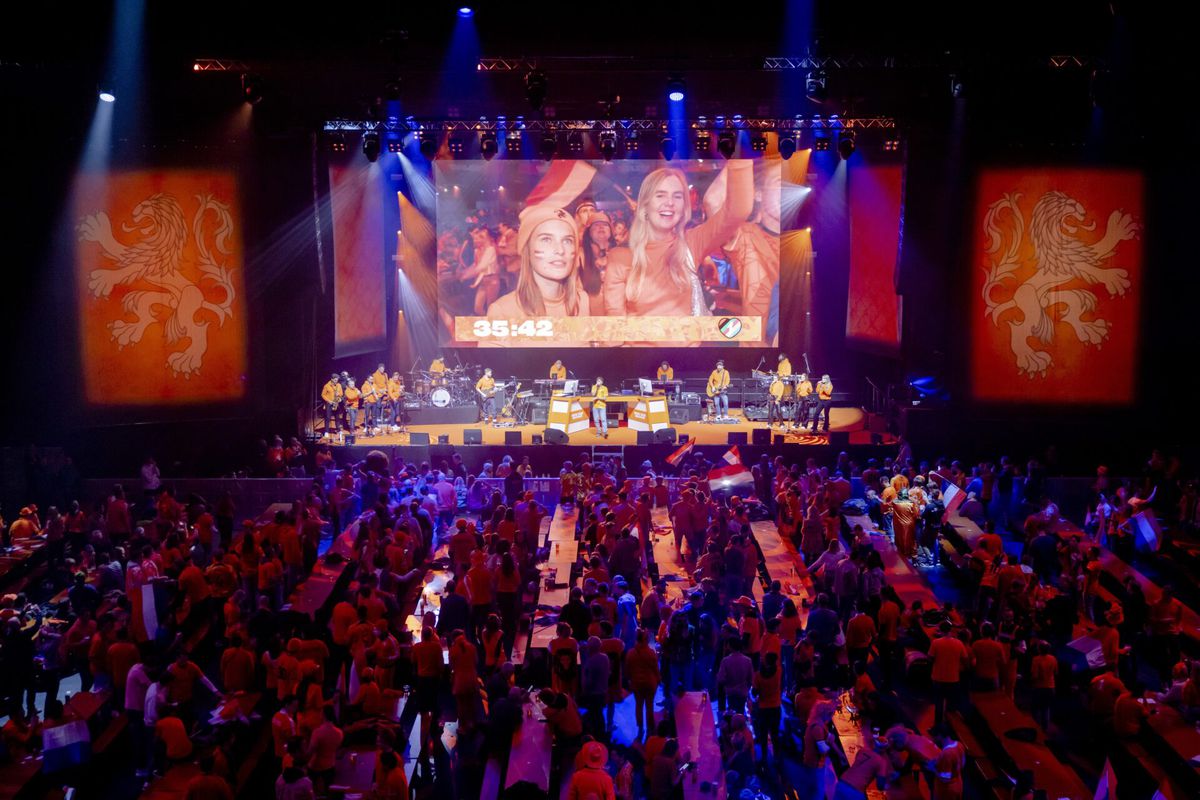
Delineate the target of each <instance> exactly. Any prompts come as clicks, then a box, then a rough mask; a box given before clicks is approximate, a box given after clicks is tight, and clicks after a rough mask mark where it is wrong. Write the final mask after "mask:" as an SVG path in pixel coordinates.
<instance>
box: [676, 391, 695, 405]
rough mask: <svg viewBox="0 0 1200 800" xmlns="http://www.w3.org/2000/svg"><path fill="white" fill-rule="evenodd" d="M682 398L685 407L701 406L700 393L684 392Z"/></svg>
mask: <svg viewBox="0 0 1200 800" xmlns="http://www.w3.org/2000/svg"><path fill="white" fill-rule="evenodd" d="M680 398H682V400H683V404H684V405H685V406H698V405H700V393H699V392H684V393H682V394H681V395H680Z"/></svg>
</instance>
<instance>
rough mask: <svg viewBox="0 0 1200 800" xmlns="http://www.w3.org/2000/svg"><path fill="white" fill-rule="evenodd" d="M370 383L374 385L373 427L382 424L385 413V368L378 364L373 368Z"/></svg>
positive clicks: (386, 381)
mask: <svg viewBox="0 0 1200 800" xmlns="http://www.w3.org/2000/svg"><path fill="white" fill-rule="evenodd" d="M370 381H371V383H372V384H374V385H375V400H376V402H377V405H376V406H375V421H374V427H378V426H380V425H383V424H384V418H383V415H384V412H385V411H386V408H385V406H386V401H387V388H388V376H387V368H386V367H384V366H383V364H380V365H379V366H377V367H376V368H375V372H374V373H373V374H372V375H371V378H370Z"/></svg>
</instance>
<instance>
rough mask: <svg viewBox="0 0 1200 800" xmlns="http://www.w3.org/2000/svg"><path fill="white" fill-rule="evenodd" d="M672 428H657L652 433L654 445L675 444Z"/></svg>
mask: <svg viewBox="0 0 1200 800" xmlns="http://www.w3.org/2000/svg"><path fill="white" fill-rule="evenodd" d="M675 433H676V432H675V429H674V428H659V429H658V430H656V431H655V432H654V442H655V444H675Z"/></svg>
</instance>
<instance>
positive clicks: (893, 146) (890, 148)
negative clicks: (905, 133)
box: [883, 139, 900, 153]
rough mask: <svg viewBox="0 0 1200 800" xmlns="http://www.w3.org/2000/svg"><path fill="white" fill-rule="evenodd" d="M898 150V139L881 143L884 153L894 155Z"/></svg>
mask: <svg viewBox="0 0 1200 800" xmlns="http://www.w3.org/2000/svg"><path fill="white" fill-rule="evenodd" d="M899 149H900V140H899V139H885V140H884V142H883V151H884V152H885V153H895V152H896V151H898V150H899Z"/></svg>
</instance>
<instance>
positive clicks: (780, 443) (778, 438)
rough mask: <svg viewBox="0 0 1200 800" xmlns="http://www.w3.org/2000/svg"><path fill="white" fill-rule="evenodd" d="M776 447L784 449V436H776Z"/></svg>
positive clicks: (779, 434) (780, 434)
mask: <svg viewBox="0 0 1200 800" xmlns="http://www.w3.org/2000/svg"><path fill="white" fill-rule="evenodd" d="M774 445H775V446H776V447H783V434H782V433H777V434H775V441H774Z"/></svg>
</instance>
